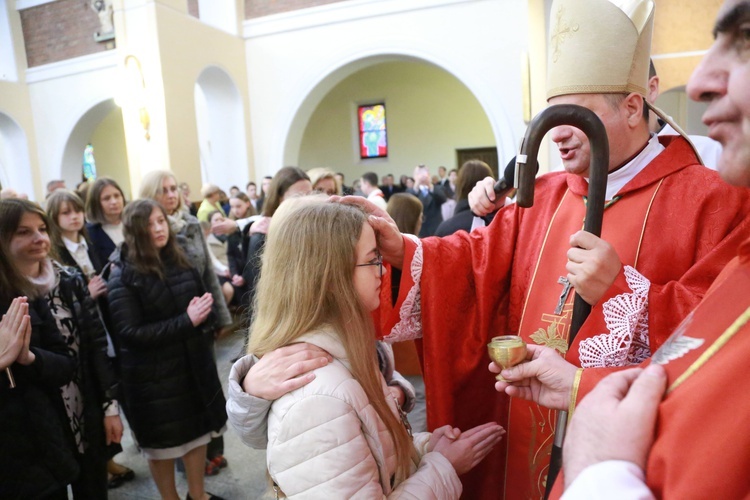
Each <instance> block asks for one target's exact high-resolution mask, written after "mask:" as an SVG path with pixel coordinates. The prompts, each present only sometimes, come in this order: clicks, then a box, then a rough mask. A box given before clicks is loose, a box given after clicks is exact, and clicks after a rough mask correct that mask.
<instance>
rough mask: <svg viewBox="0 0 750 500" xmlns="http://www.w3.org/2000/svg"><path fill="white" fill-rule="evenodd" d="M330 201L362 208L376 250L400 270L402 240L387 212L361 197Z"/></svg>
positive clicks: (337, 198)
mask: <svg viewBox="0 0 750 500" xmlns="http://www.w3.org/2000/svg"><path fill="white" fill-rule="evenodd" d="M330 201H332V202H339V203H345V204H348V205H357V206H358V207H361V208H363V209H364V210H365V212H366V213H367V215H368V217H367V222H369V223H370V226H372V229H373V230H374V231H375V239H376V241H377V244H378V250H379V251H380V254H381V255H382V256H383V259H385V261H386V262H388V263H389V264H390V265H392V266H393V267H395V268H397V269H401V267H402V266H403V263H404V238H403V236H402V234H401V231H399V229H398V226H397V225H396V222H395V221H394V220H393V219H392V218H391V216H390V215H388V212H386V211H385V210H383V209H381V208H379V207H378V206H376V205H375V204H374V203H372V202H370V201H367V199H366V198H362V197H361V196H344V197H343V198H341V197H339V196H331V198H330Z"/></svg>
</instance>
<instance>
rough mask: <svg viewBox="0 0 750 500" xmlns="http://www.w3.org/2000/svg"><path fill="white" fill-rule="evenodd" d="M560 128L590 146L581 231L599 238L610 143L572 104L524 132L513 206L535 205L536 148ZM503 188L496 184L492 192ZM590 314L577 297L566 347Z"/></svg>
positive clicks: (553, 462) (554, 471)
mask: <svg viewBox="0 0 750 500" xmlns="http://www.w3.org/2000/svg"><path fill="white" fill-rule="evenodd" d="M560 125H571V126H573V127H576V128H579V129H581V130H582V131H583V133H585V134H586V136H587V137H588V139H589V143H590V145H591V163H590V166H589V176H590V177H589V192H588V198H587V203H586V219H585V221H584V224H583V230H584V231H587V232H589V233H591V234H593V235H595V236H601V233H602V217H603V215H604V201H605V197H606V192H607V173H608V171H609V140H608V139H607V131H606V130H605V129H604V125H603V124H602V121H601V120H600V119H599V117H598V116H597V115H596V113H594V112H593V111H591V110H589V109H587V108H584V107H582V106H576V105H574V104H558V105H555V106H550V107H548V108H546V109H545V110H544V111H542V112H541V113H539V114H538V115H536V117H534V119H533V120H532V121H531V123H530V124H529V127H528V128H527V129H526V135H525V136H524V139H523V143H522V144H521V150H520V152H519V153H518V156H517V157H516V183H515V184H516V187H517V188H518V195H517V197H516V203H518V206H519V207H524V208H528V207H531V206H532V205H533V204H534V181H535V179H536V173H537V171H538V170H539V163H538V162H537V155H538V154H539V145H540V144H541V143H542V139H543V138H544V136H545V134H546V133H547V132H548V131H549V130H550V129H552V128H554V127H557V126H560ZM502 188H503V186H501V185H500V182H498V183H497V184H495V191H499V190H500V189H502ZM590 312H591V305H590V304H588V303H587V302H586V301H585V300H583V298H581V296H580V295H578V293H576V294H575V299H574V302H573V317H572V319H571V324H570V336H569V337H568V347H570V345H571V344H572V343H573V339H574V338H575V336H576V334H577V333H578V330H579V329H580V328H581V325H583V322H584V321H586V318H587V317H588V315H589V313H590ZM567 421H568V412H566V411H558V412H557V425H556V426H555V440H554V443H553V445H552V455H551V457H550V465H549V470H548V472H547V488H546V491H545V494H544V498H545V499H546V498H549V494H550V492H551V491H552V485H553V484H554V482H555V479H556V478H557V475H558V473H559V472H560V469H561V467H562V445H563V441H564V440H565V427H566V425H567Z"/></svg>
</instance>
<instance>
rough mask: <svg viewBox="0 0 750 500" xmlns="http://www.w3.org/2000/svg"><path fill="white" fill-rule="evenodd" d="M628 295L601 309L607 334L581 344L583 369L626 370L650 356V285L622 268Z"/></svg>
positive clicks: (636, 273)
mask: <svg viewBox="0 0 750 500" xmlns="http://www.w3.org/2000/svg"><path fill="white" fill-rule="evenodd" d="M624 273H625V280H626V282H627V284H628V288H630V290H631V293H623V294H620V295H617V296H615V297H612V298H611V299H609V300H608V301H607V302H605V303H604V304H603V306H602V309H603V311H604V320H605V322H606V323H607V330H609V332H608V333H603V334H601V335H596V336H594V337H591V338H588V339H585V340H582V341H581V344H580V346H579V347H578V354H579V356H580V359H581V366H582V367H583V368H600V367H608V366H627V365H634V364H638V363H640V362H641V361H643V360H645V359H646V358H648V357H649V356H651V347H650V345H649V339H648V292H649V289H650V288H651V282H650V281H649V280H648V279H647V278H646V277H645V276H643V275H642V274H641V273H639V272H638V271H636V270H635V269H634V268H633V267H631V266H625V269H624Z"/></svg>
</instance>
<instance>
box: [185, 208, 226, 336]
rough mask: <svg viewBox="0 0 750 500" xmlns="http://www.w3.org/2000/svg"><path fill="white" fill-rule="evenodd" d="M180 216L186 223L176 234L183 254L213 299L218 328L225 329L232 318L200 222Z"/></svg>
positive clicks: (187, 216)
mask: <svg viewBox="0 0 750 500" xmlns="http://www.w3.org/2000/svg"><path fill="white" fill-rule="evenodd" d="M180 216H181V217H182V219H183V220H184V221H185V222H186V224H185V225H184V226H183V228H182V230H180V231H177V234H178V235H180V236H183V237H184V239H183V238H180V239H179V240H178V241H179V243H180V244H181V245H183V246H184V249H185V252H186V253H187V254H188V255H189V256H190V261H191V263H192V264H193V266H194V267H195V269H196V270H197V271H198V274H200V276H201V278H202V279H203V284H204V285H205V287H206V291H208V292H209V293H210V294H211V295H212V296H213V298H214V308H213V309H214V312H215V313H216V317H217V319H218V321H219V326H221V327H225V326H229V325H231V324H232V316H231V314H229V309H228V308H227V303H226V301H225V300H224V295H223V294H222V293H221V285H219V278H217V277H216V273H215V272H214V268H213V265H211V258H210V257H209V255H208V245H207V244H206V238H205V237H204V236H203V231H202V230H201V225H200V222H198V219H196V218H195V217H193V216H192V215H190V214H188V213H185V212H180Z"/></svg>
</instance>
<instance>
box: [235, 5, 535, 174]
mask: <svg viewBox="0 0 750 500" xmlns="http://www.w3.org/2000/svg"><path fill="white" fill-rule="evenodd" d="M527 27H528V21H527V3H526V0H411V1H409V2H405V1H404V0H352V1H348V2H340V3H335V4H331V5H326V6H322V7H316V8H312V9H306V10H301V11H295V12H291V13H288V14H279V15H274V16H267V17H264V18H260V19H257V20H250V21H246V22H245V26H244V32H245V37H246V38H247V42H246V43H247V45H246V48H247V50H246V55H247V69H248V80H249V94H250V116H251V125H252V131H253V132H252V133H253V143H254V155H255V165H256V176H257V177H258V178H260V177H262V176H263V175H269V174H273V173H274V172H275V171H276V170H278V169H279V168H280V167H281V166H283V165H284V164H295V163H297V162H298V160H299V149H300V145H301V143H302V133H303V130H304V127H300V124H303V125H304V124H306V123H307V121H308V120H309V117H310V116H311V115H312V113H313V111H314V109H315V108H316V106H317V105H318V103H319V102H320V101H321V99H323V97H324V96H325V95H326V94H327V93H328V92H329V91H330V90H331V89H332V88H333V87H334V86H335V85H336V84H338V83H339V82H340V81H341V80H343V79H344V78H346V77H348V76H349V75H351V74H354V73H356V72H357V71H359V70H361V69H362V68H364V67H367V66H371V65H373V64H377V63H380V62H384V61H391V60H393V59H394V58H404V57H406V58H412V59H416V60H422V61H426V62H429V63H431V64H433V65H435V66H437V67H440V68H442V69H444V70H446V71H447V72H449V73H451V74H452V75H454V76H455V77H456V78H457V79H458V80H459V81H461V82H462V83H463V84H464V85H465V86H466V87H467V88H468V89H469V90H470V91H471V92H472V93H473V94H474V96H475V97H476V98H477V100H478V101H479V103H480V105H481V106H482V108H483V109H484V111H485V112H486V114H487V117H488V120H489V123H490V125H491V128H492V131H493V135H494V138H495V143H496V145H497V148H498V154H499V156H500V158H509V157H510V156H512V155H513V154H515V150H516V148H517V146H518V143H519V139H520V137H521V136H522V134H523V132H524V130H525V126H524V124H523V120H522V110H521V75H520V54H521V52H522V51H524V50H527V38H528V37H527V31H528V28H527ZM293 124H294V126H292V125H293Z"/></svg>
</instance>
